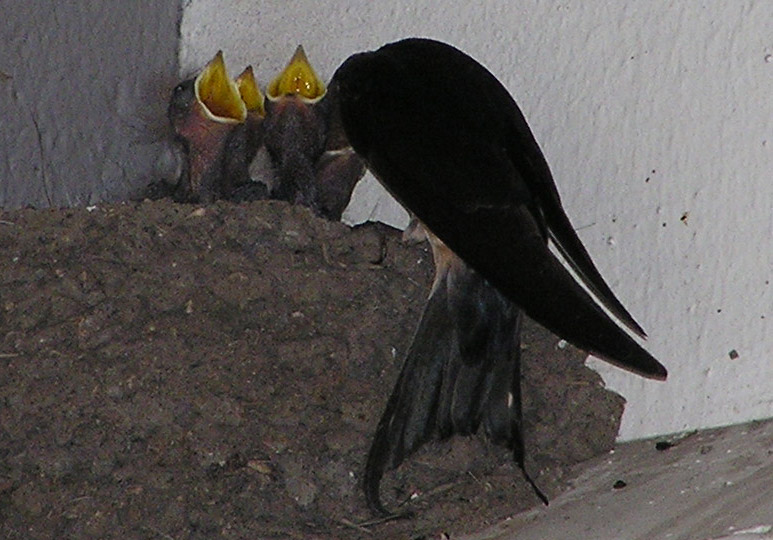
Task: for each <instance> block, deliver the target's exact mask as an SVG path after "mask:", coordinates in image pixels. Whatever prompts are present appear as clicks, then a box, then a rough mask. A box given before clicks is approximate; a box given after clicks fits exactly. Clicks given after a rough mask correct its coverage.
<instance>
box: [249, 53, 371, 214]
mask: <svg viewBox="0 0 773 540" xmlns="http://www.w3.org/2000/svg"><path fill="white" fill-rule="evenodd" d="M266 97H267V98H268V102H267V104H266V118H265V120H264V122H263V130H264V131H263V136H264V144H265V146H266V150H267V151H268V154H269V156H270V158H271V162H272V165H273V168H274V179H273V185H272V187H271V189H270V197H271V198H273V199H280V200H284V201H288V202H290V203H293V204H302V205H304V206H308V207H310V208H311V209H312V210H314V212H315V213H316V214H317V215H320V216H322V217H325V218H328V219H332V220H338V219H340V218H341V214H342V213H343V211H344V209H345V208H346V205H347V204H348V203H349V199H350V197H351V194H352V190H353V189H354V185H355V184H356V183H357V181H358V180H359V179H360V178H361V177H362V174H363V173H364V171H365V166H364V164H363V163H362V161H361V160H360V158H359V157H357V156H356V154H355V153H354V152H353V151H352V150H351V148H350V146H349V144H348V142H347V141H346V138H345V136H344V134H343V130H342V129H341V126H340V121H339V120H338V118H337V112H338V109H337V105H336V103H335V99H334V97H332V96H328V92H327V88H326V86H325V84H324V83H323V82H322V80H321V79H320V78H319V77H318V76H317V74H316V73H315V72H314V69H313V68H312V67H311V64H310V63H309V61H308V58H306V53H305V52H304V51H303V47H302V46H300V45H299V46H298V48H297V49H296V51H295V54H294V55H293V57H292V58H291V60H290V62H289V63H288V64H287V67H285V69H284V70H283V71H282V72H281V73H280V74H279V75H278V76H277V77H276V78H275V79H274V80H273V81H272V82H271V83H270V84H269V85H268V87H267V89H266Z"/></svg>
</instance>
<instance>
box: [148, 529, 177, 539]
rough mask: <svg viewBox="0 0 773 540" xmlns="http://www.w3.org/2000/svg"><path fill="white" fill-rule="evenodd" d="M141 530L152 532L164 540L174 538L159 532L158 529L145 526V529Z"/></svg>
mask: <svg viewBox="0 0 773 540" xmlns="http://www.w3.org/2000/svg"><path fill="white" fill-rule="evenodd" d="M142 528H143V529H145V530H146V531H149V532H152V533H153V534H155V535H158V536H160V537H161V538H165V539H166V540H174V538H173V537H172V536H169V535H168V534H166V533H165V532H163V531H159V530H158V529H155V528H153V527H148V526H145V527H142Z"/></svg>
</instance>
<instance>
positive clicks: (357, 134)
mask: <svg viewBox="0 0 773 540" xmlns="http://www.w3.org/2000/svg"><path fill="white" fill-rule="evenodd" d="M333 84H334V85H337V87H338V91H339V93H340V98H339V99H340V107H341V115H342V120H343V125H344V128H345V130H346V134H347V137H348V139H349V140H350V142H351V144H352V146H353V147H354V149H355V150H356V151H357V152H358V153H359V154H360V155H361V156H363V158H364V159H365V161H366V163H367V165H368V166H369V167H370V168H371V170H372V171H373V172H374V174H375V175H376V176H377V177H378V178H379V179H380V180H381V182H382V183H383V184H384V185H385V186H386V187H387V189H389V190H390V191H391V192H392V193H393V194H394V195H395V197H396V198H397V199H398V200H399V201H400V202H401V203H402V204H404V205H405V206H406V207H407V208H408V209H409V210H411V211H412V212H414V213H415V214H416V216H417V217H418V218H419V219H420V220H421V221H422V222H423V223H424V224H425V225H426V226H427V228H428V229H429V230H430V231H432V232H433V233H434V234H435V235H437V236H438V237H439V238H440V239H442V240H443V241H444V242H445V243H446V244H447V245H448V246H449V247H450V248H451V249H452V250H453V251H454V252H455V253H456V254H457V255H459V256H460V257H461V258H462V259H463V260H464V261H465V262H466V263H468V264H469V265H470V266H471V267H472V268H474V269H475V270H476V271H478V272H479V273H480V274H481V275H482V276H483V277H484V278H485V279H486V280H488V281H489V282H490V283H491V284H492V285H494V286H495V287H496V288H497V289H498V290H499V291H501V292H502V293H503V294H504V295H505V296H507V297H508V298H509V299H511V300H512V301H513V302H514V303H515V304H516V305H517V306H519V307H520V308H522V309H523V310H524V311H525V312H526V313H527V314H528V315H529V316H530V317H532V318H533V319H535V320H536V321H538V322H539V323H541V324H542V325H544V326H545V327H547V328H548V329H550V330H551V331H553V332H555V333H556V334H558V335H559V336H561V337H563V338H564V339H566V340H568V341H570V342H571V343H573V344H575V345H577V346H578V347H580V348H583V349H586V350H588V351H590V352H592V353H593V354H595V355H597V356H599V357H601V358H603V359H605V360H607V361H609V362H611V363H613V364H616V365H618V366H620V367H623V368H625V369H628V370H631V371H633V372H636V373H638V374H640V375H643V376H646V377H651V378H656V379H664V378H665V377H666V370H665V368H664V367H663V366H662V365H661V364H660V363H659V362H658V361H657V360H655V358H653V357H652V356H651V355H650V354H649V353H648V352H647V351H645V350H644V349H643V348H642V347H641V346H640V345H639V344H638V343H636V341H634V340H633V339H632V338H631V337H630V336H628V334H626V333H625V332H624V331H623V330H622V329H621V328H620V327H619V326H618V325H617V324H616V323H615V322H614V321H612V319H610V318H609V317H608V316H607V315H606V313H605V312H604V311H603V310H602V309H601V308H600V307H599V305H598V304H597V303H596V301H594V299H593V298H592V297H591V296H590V295H588V294H587V293H586V292H585V291H584V290H583V289H582V287H580V285H579V284H577V283H576V282H575V280H574V278H573V277H572V276H571V275H570V274H569V273H568V272H567V271H566V270H565V269H564V267H563V266H562V265H561V264H560V263H559V261H558V260H557V259H556V258H555V257H554V256H553V255H552V253H551V252H550V250H549V249H548V247H547V238H548V237H551V238H553V239H554V241H555V242H556V244H557V245H558V246H559V249H560V250H561V251H562V252H563V253H564V254H565V255H566V258H567V259H568V260H569V262H570V263H571V264H572V265H573V266H574V267H575V268H576V269H577V271H578V274H579V276H580V277H581V278H582V279H583V280H584V281H585V282H586V284H587V285H588V287H589V288H590V289H591V290H592V291H594V292H595V293H596V294H597V295H598V298H599V300H600V301H601V302H602V303H603V304H604V305H605V306H606V307H607V308H608V309H609V310H610V311H611V312H612V313H614V314H615V315H617V316H618V317H619V318H620V319H621V321H623V322H624V323H626V324H627V325H628V326H629V327H631V328H632V329H633V330H634V331H637V332H639V333H642V334H643V332H642V331H641V327H639V326H638V324H636V323H635V321H633V318H632V317H631V316H630V314H628V312H627V311H626V310H625V309H624V308H623V307H622V305H621V304H620V302H619V301H618V300H617V299H616V298H615V296H614V294H612V292H611V291H610V289H609V287H608V286H607V285H606V284H605V283H604V281H603V279H602V278H601V276H600V275H599V273H598V271H597V270H596V268H595V266H594V265H593V263H592V262H591V260H590V257H589V256H588V254H587V252H586V251H585V249H584V248H583V247H582V244H581V243H580V240H579V239H578V238H577V236H576V234H575V233H574V230H573V228H572V227H571V224H570V222H569V220H568V218H567V217H566V215H565V213H564V211H563V209H562V208H561V203H560V199H559V197H558V192H557V190H556V187H555V184H554V182H553V179H552V177H551V175H550V171H549V168H548V166H547V164H546V163H545V159H544V157H543V155H542V152H541V151H540V149H539V147H538V145H537V143H536V141H535V140H534V137H533V136H532V134H531V131H530V130H529V127H528V125H527V124H526V121H525V120H524V118H523V115H522V114H521V112H520V110H519V109H518V107H517V105H516V104H515V101H514V100H513V99H512V97H511V96H510V95H509V93H508V92H507V90H506V89H505V88H504V87H503V86H502V85H501V84H500V83H499V81H497V79H496V78H495V77H494V76H493V75H492V74H491V73H490V72H488V71H487V70H486V69H485V68H484V67H483V66H481V65H480V64H479V63H478V62H476V61H475V60H473V59H472V58H470V57H469V56H467V55H466V54H464V53H462V52H461V51H459V50H457V49H455V48H453V47H451V46H449V45H446V44H443V43H440V42H436V41H431V40H424V39H409V40H404V41H400V42H397V43H393V44H390V45H386V46H384V47H382V48H381V49H379V50H377V51H375V52H372V53H362V54H358V55H354V56H352V57H351V58H349V59H348V60H347V61H346V62H344V64H343V65H342V66H341V67H340V68H339V69H338V70H337V72H336V74H335V75H334V78H333V82H332V83H331V85H333Z"/></svg>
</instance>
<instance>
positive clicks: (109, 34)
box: [0, 0, 181, 208]
mask: <svg viewBox="0 0 773 540" xmlns="http://www.w3.org/2000/svg"><path fill="white" fill-rule="evenodd" d="M1 6H2V13H3V23H2V24H0V42H2V43H3V46H2V47H0V72H1V73H0V118H2V119H3V129H2V130H0V148H2V150H0V206H4V207H8V208H13V207H18V206H24V205H33V206H70V205H75V204H85V203H94V202H97V201H100V200H120V199H124V198H126V197H127V195H128V194H129V193H130V192H132V191H133V190H135V189H137V188H139V187H141V186H143V185H145V184H147V182H148V181H149V180H150V179H151V177H152V175H153V170H154V164H155V162H156V160H157V156H159V155H160V153H161V151H162V150H163V145H162V144H161V143H160V141H161V140H162V139H163V137H164V136H165V129H166V116H165V111H166V104H165V102H166V99H167V96H168V93H169V89H170V88H171V86H172V85H173V84H174V82H175V80H176V75H177V71H178V68H177V66H178V64H177V46H178V41H179V33H178V27H179V18H180V14H181V7H180V5H179V2H152V1H150V0H138V1H135V2H99V1H81V2H48V1H41V0H5V1H3V2H2V4H1Z"/></svg>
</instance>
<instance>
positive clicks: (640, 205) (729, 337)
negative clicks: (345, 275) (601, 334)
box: [180, 0, 773, 439]
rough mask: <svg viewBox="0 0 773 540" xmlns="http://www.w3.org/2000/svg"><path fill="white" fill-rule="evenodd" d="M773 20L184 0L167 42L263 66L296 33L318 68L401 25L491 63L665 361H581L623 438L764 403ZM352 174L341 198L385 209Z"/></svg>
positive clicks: (607, 9) (701, 10) (769, 375)
mask: <svg viewBox="0 0 773 540" xmlns="http://www.w3.org/2000/svg"><path fill="white" fill-rule="evenodd" d="M772 21H773V19H772V18H771V13H770V5H769V4H768V3H767V2H765V1H749V0H747V1H740V0H739V1H736V2H688V3H685V2H676V1H672V0H655V1H651V2H647V3H642V2H636V1H634V0H631V1H625V2H606V3H605V2H585V1H581V0H576V1H564V2H538V1H537V0H530V1H523V2H518V3H517V4H508V3H504V2H494V1H488V2H484V3H475V4H471V3H468V2H453V3H442V4H440V3H435V2H430V1H428V0H401V1H397V2H388V3H387V2H371V1H370V0H356V1H352V2H346V3H340V2H332V1H321V0H313V1H312V0H290V1H286V2H281V3H271V2H255V3H252V2H249V3H248V2H239V1H236V0H233V1H232V2H223V1H220V0H218V1H215V0H192V1H191V2H190V4H189V6H188V8H187V9H186V11H185V13H184V17H183V23H182V29H181V34H182V43H181V56H180V60H181V66H182V69H183V71H184V72H188V73H190V72H192V71H195V70H196V69H198V68H199V67H200V66H202V65H203V64H204V63H205V62H206V61H208V60H209V58H211V56H212V55H213V54H214V53H215V51H216V50H217V49H223V50H224V52H225V53H226V60H227V61H228V63H229V66H231V70H232V71H233V72H234V73H236V72H238V71H239V70H241V69H242V67H243V66H244V65H245V64H247V63H253V64H254V65H255V67H256V72H257V75H258V77H259V80H260V82H261V84H265V83H266V82H267V81H268V80H269V79H270V78H272V77H273V76H274V75H275V74H276V73H277V72H278V70H280V69H281V68H282V67H283V65H284V64H285V62H286V61H287V59H288V58H289V56H290V55H291V54H292V52H293V50H294V48H295V46H296V45H297V44H298V43H299V42H300V43H303V45H304V47H305V48H306V51H307V53H308V54H309V57H310V59H311V61H312V63H313V64H314V65H315V67H316V68H317V71H318V73H319V74H320V76H322V77H323V78H329V77H330V76H331V75H332V73H333V71H334V70H335V67H336V66H337V65H339V64H340V63H341V61H343V59H345V58H346V57H347V56H348V55H349V54H351V53H353V52H355V51H359V50H365V49H373V48H376V47H378V46H379V45H381V44H383V43H385V42H388V41H392V40H395V39H399V38H402V37H407V36H414V35H415V36H428V37H435V38H438V39H442V40H445V41H448V42H451V43H454V44H455V45H457V46H458V47H460V48H462V49H463V50H465V51H467V52H468V53H470V54H471V55H473V56H474V57H476V58H478V59H479V60H480V61H481V62H483V63H484V64H485V65H487V66H488V67H489V68H490V69H491V70H492V71H493V72H494V73H495V74H496V75H497V76H498V77H499V78H500V80H501V81H502V82H503V83H504V84H505V86H507V87H508V88H509V89H510V90H511V92H512V93H513V95H514V96H515V97H516V99H517V100H518V102H519V104H520V105H521V107H522V109H523V110H524V113H525V114H526V116H527V118H528V119H529V122H530V124H531V126H532V129H533V131H534V133H535V135H536V137H537V139H538V140H539V142H540V144H541V145H542V147H543V149H544V151H545V154H546V156H547V158H548V161H549V162H550V164H551V166H552V169H553V172H554V175H555V177H556V182H557V184H558V186H559V190H560V192H561V194H562V198H563V200H564V204H565V207H566V208H567V211H568V213H569V215H570V217H571V218H572V220H573V223H574V224H575V226H576V227H577V228H578V229H580V230H579V234H580V236H581V238H582V239H583V241H584V242H585V244H586V246H587V247H588V249H589V251H590V252H591V254H592V256H593V257H594V259H595V261H596V262H597V264H598V266H599V268H600V270H601V272H602V274H603V275H604V276H605V277H606V278H607V280H608V281H609V283H610V285H611V286H612V288H613V289H614V290H615V291H617V292H618V293H619V296H620V297H621V299H622V300H623V303H624V304H625V305H626V306H628V307H629V308H630V310H631V312H632V313H633V314H634V315H635V316H636V318H637V319H638V320H639V321H640V322H641V323H642V324H643V326H644V327H645V328H646V329H647V330H648V332H649V334H650V336H651V338H650V339H649V341H648V344H647V346H648V348H649V349H650V350H651V351H652V352H653V353H654V354H655V355H656V356H657V357H659V358H660V359H662V360H663V362H664V363H665V364H667V366H668V368H669V370H670V377H669V381H668V382H667V383H665V384H661V383H655V382H650V381H644V380H642V379H640V378H637V377H635V376H631V375H628V374H627V373H624V372H621V371H619V370H616V369H615V368H611V367H608V366H606V365H604V364H602V363H601V362H595V361H594V365H597V366H598V369H599V370H600V371H601V372H602V373H603V374H604V376H605V379H606V380H607V382H608V384H609V386H611V387H612V388H614V389H616V390H617V391H619V392H621V393H622V394H623V395H625V396H626V398H627V399H628V400H629V403H628V406H627V409H626V413H625V416H624V419H623V427H622V431H621V435H620V436H621V438H622V439H630V438H636V437H642V436H646V435H651V434H658V433H669V432H675V431H680V430H685V429H691V428H698V427H706V426H715V425H722V424H729V423H734V422H741V421H744V420H748V419H753V418H763V417H770V416H773V361H771V357H772V356H773V327H772V325H771V321H773V310H771V306H773V292H771V291H772V290H773V285H771V284H770V281H771V279H773V275H771V274H772V272H773V211H772V210H773V182H772V181H771V174H772V173H773V99H771V96H770V89H771V88H773V40H772V39H771V37H770V25H771V22H772ZM363 191H365V192H366V193H365V195H367V197H362V198H359V199H358V201H357V205H358V206H357V208H355V210H356V212H355V214H357V215H358V216H360V217H362V216H368V215H370V214H371V213H372V210H373V209H374V208H375V206H376V205H377V204H380V205H382V207H385V208H387V210H388V212H391V210H389V205H388V204H386V203H385V202H384V201H385V199H384V197H383V195H381V194H380V192H379V193H375V192H372V191H368V190H363ZM361 195H362V193H361ZM380 215H381V217H385V218H386V220H387V221H392V222H398V223H399V222H400V221H401V219H402V218H401V217H400V216H399V215H395V214H394V213H387V214H384V213H382V214H380ZM731 351H737V353H738V354H739V357H738V358H736V359H731V358H730V352H731Z"/></svg>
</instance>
